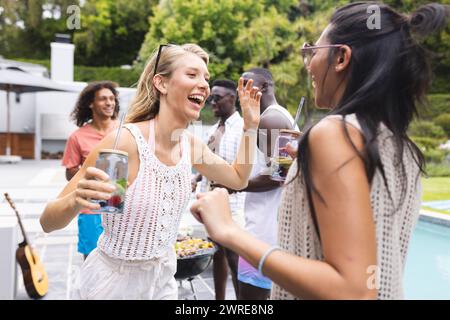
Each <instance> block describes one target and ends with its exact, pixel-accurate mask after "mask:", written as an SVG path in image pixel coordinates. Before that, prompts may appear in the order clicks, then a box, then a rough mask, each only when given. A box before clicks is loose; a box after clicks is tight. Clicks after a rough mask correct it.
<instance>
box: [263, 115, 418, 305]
mask: <svg viewBox="0 0 450 320" xmlns="http://www.w3.org/2000/svg"><path fill="white" fill-rule="evenodd" d="M333 117H337V118H338V119H342V117H341V116H333ZM345 120H346V122H347V123H349V124H351V125H353V126H354V127H356V128H357V129H358V130H360V131H361V127H360V125H359V122H358V120H357V119H356V116H355V115H354V114H352V115H347V116H346V118H345ZM377 142H378V148H379V153H380V159H381V162H382V164H383V168H384V171H385V175H386V178H387V184H388V187H389V191H390V193H391V195H392V199H393V202H392V200H391V198H390V196H389V193H388V190H387V189H386V187H385V184H384V181H383V177H382V175H381V173H380V172H379V170H377V171H376V172H375V175H374V177H373V180H372V184H371V188H370V201H371V205H372V211H373V216H374V222H375V226H376V240H377V267H378V283H377V288H378V299H402V298H403V285H402V282H403V271H404V267H405V262H406V254H407V250H408V245H409V240H410V237H411V233H412V231H413V228H414V226H415V223H416V222H417V220H418V217H419V210H420V198H421V183H420V178H419V177H420V174H419V168H418V166H417V165H416V163H415V161H414V159H413V155H412V154H411V152H410V151H409V149H408V148H407V147H405V148H404V150H403V157H402V159H398V156H397V155H396V154H397V153H396V152H394V150H396V147H395V143H394V140H393V139H392V133H391V131H390V130H389V129H388V128H387V127H386V126H385V125H384V124H381V125H380V128H379V130H378V137H377ZM399 160H400V161H401V162H403V165H404V166H405V171H406V174H405V175H402V174H400V172H401V169H400V167H399V166H398V164H399V162H400V161H399ZM296 173H297V161H294V163H293V164H292V166H291V169H290V170H289V173H288V176H287V179H286V181H291V180H292V178H293V177H295V175H296ZM402 188H404V191H403V192H402ZM278 214H279V216H278V242H279V245H280V246H281V247H282V248H283V249H284V250H286V251H287V252H290V253H292V254H295V255H297V256H301V257H304V258H308V259H313V260H323V254H322V247H321V243H320V239H319V237H318V235H317V232H316V228H315V225H314V222H313V218H312V215H311V211H310V207H309V203H308V200H307V193H306V187H305V185H304V181H303V178H302V174H301V172H300V175H299V177H298V178H297V179H295V180H294V181H293V182H292V183H291V184H287V185H286V186H285V187H284V190H283V194H282V197H281V205H280V209H279V213H278ZM372 274H373V273H372ZM370 275H371V274H370V273H368V279H369V276H370ZM271 298H272V299H299V298H300V299H301V297H294V296H293V295H292V294H290V293H289V292H287V291H286V290H284V289H282V288H281V287H279V286H278V285H276V284H274V286H273V290H272V296H271Z"/></svg>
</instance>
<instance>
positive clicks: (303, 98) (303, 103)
mask: <svg viewBox="0 0 450 320" xmlns="http://www.w3.org/2000/svg"><path fill="white" fill-rule="evenodd" d="M304 105H305V97H302V99H301V100H300V103H299V105H298V109H297V114H296V115H295V119H294V124H293V125H292V130H295V126H296V125H297V122H298V120H299V119H300V114H301V113H302V109H303V106H304Z"/></svg>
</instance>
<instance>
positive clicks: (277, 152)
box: [270, 129, 301, 182]
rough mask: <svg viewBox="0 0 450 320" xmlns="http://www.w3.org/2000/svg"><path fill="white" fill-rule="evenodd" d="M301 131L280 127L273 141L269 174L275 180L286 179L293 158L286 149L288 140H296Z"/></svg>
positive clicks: (281, 180)
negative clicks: (273, 146)
mask: <svg viewBox="0 0 450 320" xmlns="http://www.w3.org/2000/svg"><path fill="white" fill-rule="evenodd" d="M300 135H301V133H300V132H299V131H296V130H289V129H281V130H280V134H279V135H278V137H277V140H276V142H275V148H274V154H273V157H272V159H271V176H270V178H271V179H272V180H275V181H280V182H283V181H285V180H286V176H287V173H288V171H289V168H290V167H291V164H292V162H293V161H294V159H292V157H291V156H290V155H289V153H288V152H287V149H286V145H287V144H288V142H293V141H296V140H298V139H299V138H300Z"/></svg>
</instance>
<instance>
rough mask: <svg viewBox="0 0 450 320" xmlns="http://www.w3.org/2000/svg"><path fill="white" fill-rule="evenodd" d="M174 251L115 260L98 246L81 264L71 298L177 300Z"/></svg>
mask: <svg viewBox="0 0 450 320" xmlns="http://www.w3.org/2000/svg"><path fill="white" fill-rule="evenodd" d="M176 270H177V258H176V254H175V251H174V250H169V251H168V252H167V253H166V254H165V255H164V256H162V257H160V258H155V259H152V260H145V261H126V260H121V259H114V258H111V257H109V256H107V255H106V254H105V253H103V252H101V251H100V250H99V249H98V248H96V249H95V250H94V251H92V252H91V253H90V254H89V256H88V257H87V259H86V261H84V263H83V265H82V266H81V270H80V272H79V274H78V276H77V279H76V281H75V284H74V287H73V290H72V292H71V299H83V300H138V299H139V300H176V299H178V286H177V282H176V280H175V278H174V275H175V273H176Z"/></svg>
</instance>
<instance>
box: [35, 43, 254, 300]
mask: <svg viewBox="0 0 450 320" xmlns="http://www.w3.org/2000/svg"><path fill="white" fill-rule="evenodd" d="M208 59H209V58H208V54H207V53H206V52H205V51H204V50H203V49H201V48H200V47H199V46H197V45H195V44H185V45H182V46H177V45H161V46H160V47H159V50H158V52H157V53H155V54H154V55H153V56H152V57H151V58H150V60H149V62H148V63H147V65H146V67H145V69H144V72H143V73H142V75H141V77H140V79H139V84H138V89H137V93H136V97H135V99H134V101H133V103H132V105H131V107H130V110H129V113H128V115H127V119H126V122H127V124H126V125H125V126H124V127H125V128H126V130H125V129H122V132H121V138H120V141H119V143H118V149H119V150H121V151H125V152H127V153H128V156H129V159H128V172H129V176H128V183H129V187H128V190H127V194H126V200H125V207H124V212H123V214H103V215H102V220H103V221H102V224H103V227H104V232H103V234H102V235H101V236H100V239H99V241H98V247H97V249H96V250H94V251H93V252H92V253H91V254H90V255H89V257H88V259H87V260H86V261H85V263H84V264H83V265H82V267H81V271H80V273H79V276H78V279H77V281H76V283H75V286H74V290H73V295H72V296H73V297H72V298H79V299H176V298H177V295H178V292H177V284H176V281H175V278H174V274H175V272H176V256H175V252H174V250H173V244H174V242H175V240H176V235H177V229H178V225H179V222H180V217H181V215H182V213H183V211H184V210H185V209H186V206H187V204H188V201H189V197H190V193H191V182H190V176H191V168H192V166H193V167H194V168H195V169H196V170H197V171H198V172H200V173H201V174H202V175H203V176H206V177H207V178H208V179H210V180H213V181H217V182H218V183H220V184H222V185H225V186H227V187H230V188H232V189H242V188H244V187H245V186H246V185H247V181H248V177H249V175H250V172H251V168H252V165H251V164H252V162H253V159H252V155H253V152H254V148H255V146H256V128H257V127H258V124H259V103H260V98H261V93H260V92H259V91H258V89H257V88H255V87H252V83H248V84H247V85H246V86H245V87H244V85H243V80H242V79H240V81H239V87H238V94H239V97H240V101H241V104H242V111H243V118H244V123H245V124H244V131H245V133H244V135H243V137H242V141H241V146H240V149H239V153H238V155H237V158H236V160H235V162H234V163H232V164H231V165H230V164H228V163H227V162H226V161H225V160H223V159H221V158H219V157H218V156H216V155H215V154H214V153H212V152H211V151H210V150H209V148H208V147H207V146H206V145H204V144H203V142H201V139H198V138H196V137H195V136H192V135H190V134H189V133H188V132H187V131H185V129H186V128H187V126H188V124H189V123H190V122H191V121H193V120H196V119H198V117H199V114H200V110H201V109H202V108H203V106H204V103H205V101H206V98H207V97H208V96H209V94H210V88H209V85H208V81H209V73H208V68H207V65H208ZM180 132H181V134H179V133H180ZM114 137H115V133H111V134H109V135H108V136H106V137H105V139H103V140H102V141H101V142H100V144H99V145H98V146H97V147H96V148H95V149H94V150H93V151H92V152H91V153H90V154H89V156H88V157H87V159H86V161H85V163H84V165H83V167H82V168H81V169H80V171H79V172H78V173H77V174H76V175H75V176H74V178H73V179H72V180H71V181H70V182H69V183H68V184H67V185H66V187H65V188H64V190H63V191H62V192H61V194H60V195H59V196H58V198H57V199H56V200H53V201H51V202H50V203H48V205H47V207H46V208H45V211H44V213H43V214H42V217H41V219H40V222H41V225H42V227H43V229H44V231H45V232H51V231H54V230H57V229H61V228H64V227H65V226H67V225H68V224H69V222H70V221H71V220H72V219H73V218H75V217H76V215H77V214H78V212H79V211H80V210H81V209H83V208H88V209H99V205H98V204H94V203H92V202H91V201H90V199H98V200H101V199H108V198H109V197H110V196H111V192H112V191H113V188H114V187H112V186H111V184H109V183H108V182H107V181H108V176H107V175H106V173H105V172H103V171H101V170H99V169H97V168H95V167H94V166H95V161H96V158H97V156H98V152H99V150H100V149H105V148H106V149H108V148H111V147H112V146H113V142H114Z"/></svg>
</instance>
